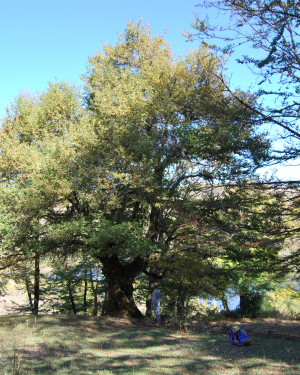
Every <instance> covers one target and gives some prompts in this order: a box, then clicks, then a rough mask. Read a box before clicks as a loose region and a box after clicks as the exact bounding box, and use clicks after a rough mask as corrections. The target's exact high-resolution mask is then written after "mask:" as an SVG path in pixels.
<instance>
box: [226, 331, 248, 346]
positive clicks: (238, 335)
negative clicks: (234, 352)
mask: <svg viewBox="0 0 300 375" xmlns="http://www.w3.org/2000/svg"><path fill="white" fill-rule="evenodd" d="M229 337H230V341H231V344H232V345H240V346H241V345H250V344H252V342H253V340H251V339H250V337H249V336H248V335H247V334H246V331H244V330H243V329H242V328H240V327H239V326H234V327H232V328H231V330H230V332H229Z"/></svg>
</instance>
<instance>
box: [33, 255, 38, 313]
mask: <svg viewBox="0 0 300 375" xmlns="http://www.w3.org/2000/svg"><path fill="white" fill-rule="evenodd" d="M39 301H40V255H39V254H38V253H36V254H35V257H34V288H33V310H32V313H33V314H34V315H38V313H39Z"/></svg>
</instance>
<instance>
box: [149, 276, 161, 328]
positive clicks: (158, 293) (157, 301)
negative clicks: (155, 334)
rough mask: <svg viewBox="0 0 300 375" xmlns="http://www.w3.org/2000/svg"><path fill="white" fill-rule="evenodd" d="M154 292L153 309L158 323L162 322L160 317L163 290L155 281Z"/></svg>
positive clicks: (152, 298)
mask: <svg viewBox="0 0 300 375" xmlns="http://www.w3.org/2000/svg"><path fill="white" fill-rule="evenodd" d="M152 288H153V292H152V297H151V303H152V309H153V312H154V315H155V317H156V324H157V325H160V324H161V317H160V300H161V291H160V290H159V289H158V284H157V283H154V284H153V285H152Z"/></svg>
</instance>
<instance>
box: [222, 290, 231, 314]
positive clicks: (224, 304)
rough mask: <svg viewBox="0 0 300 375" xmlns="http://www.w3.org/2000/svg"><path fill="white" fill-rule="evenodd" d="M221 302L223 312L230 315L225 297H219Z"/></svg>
mask: <svg viewBox="0 0 300 375" xmlns="http://www.w3.org/2000/svg"><path fill="white" fill-rule="evenodd" d="M220 298H221V301H222V304H223V307H224V311H225V312H226V313H230V309H229V306H228V301H227V298H226V296H225V295H224V294H223V295H221V297H220Z"/></svg>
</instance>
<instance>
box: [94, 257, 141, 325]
mask: <svg viewBox="0 0 300 375" xmlns="http://www.w3.org/2000/svg"><path fill="white" fill-rule="evenodd" d="M100 260H101V262H102V265H103V269H102V272H103V274H104V276H105V278H106V281H107V300H106V306H105V315H111V316H128V317H132V318H143V315H142V313H141V312H140V310H139V309H138V308H137V306H136V304H135V302H134V299H133V285H132V284H133V281H134V278H135V277H136V276H137V275H138V274H139V273H140V272H141V271H142V269H143V267H144V260H143V259H142V258H141V257H136V258H135V259H134V260H133V261H132V262H130V263H126V264H123V263H121V261H120V259H119V258H118V256H117V255H113V256H111V257H101V258H100Z"/></svg>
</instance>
